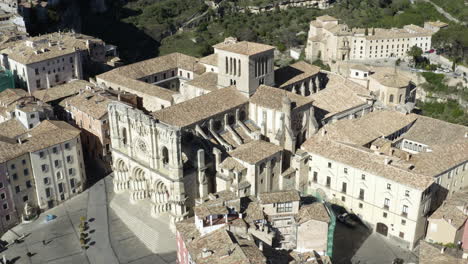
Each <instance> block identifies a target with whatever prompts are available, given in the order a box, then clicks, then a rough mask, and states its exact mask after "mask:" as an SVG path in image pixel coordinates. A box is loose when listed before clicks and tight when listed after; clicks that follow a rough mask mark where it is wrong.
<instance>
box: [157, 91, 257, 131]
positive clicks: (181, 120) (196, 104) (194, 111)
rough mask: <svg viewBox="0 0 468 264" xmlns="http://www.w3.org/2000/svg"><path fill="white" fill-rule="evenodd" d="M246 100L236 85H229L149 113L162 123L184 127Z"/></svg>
mask: <svg viewBox="0 0 468 264" xmlns="http://www.w3.org/2000/svg"><path fill="white" fill-rule="evenodd" d="M226 98H229V100H226ZM247 102H248V99H247V98H246V97H245V96H244V95H242V94H241V93H240V92H239V91H237V89H236V87H234V86H230V87H227V88H223V89H219V90H216V91H213V92H210V93H208V94H205V95H202V96H198V97H195V98H193V99H191V100H187V101H184V102H182V103H180V104H176V105H173V106H170V107H168V108H165V109H162V110H159V111H156V112H153V113H152V114H151V115H152V116H153V117H154V118H156V119H158V120H159V121H161V122H163V123H166V124H169V125H174V126H178V127H186V126H190V125H193V124H195V123H198V122H201V121H203V120H205V119H208V118H210V117H212V116H214V115H217V114H221V113H223V112H226V111H228V110H231V109H234V108H237V107H239V106H241V105H243V104H246V103H247Z"/></svg>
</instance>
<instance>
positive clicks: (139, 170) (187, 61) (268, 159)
mask: <svg viewBox="0 0 468 264" xmlns="http://www.w3.org/2000/svg"><path fill="white" fill-rule="evenodd" d="M214 47H215V53H214V54H213V55H209V56H207V57H205V58H201V59H196V58H193V57H189V56H186V55H183V54H178V53H174V54H170V55H166V56H162V57H159V58H155V59H151V60H147V61H143V62H140V63H136V64H132V65H128V66H125V67H121V68H117V69H115V70H112V71H110V72H108V73H104V74H102V75H99V76H97V78H96V80H97V82H98V83H99V84H101V85H105V86H107V87H108V88H110V90H114V91H117V90H120V91H121V92H126V93H131V94H135V95H137V96H138V97H143V98H142V100H143V105H142V106H143V108H144V109H145V110H147V111H153V112H150V113H149V114H147V112H145V111H140V110H138V109H136V108H135V107H132V106H129V105H126V104H122V103H118V102H115V103H110V104H109V110H108V111H109V122H110V123H109V126H110V137H111V151H112V160H113V168H114V171H115V178H114V187H115V191H117V192H122V191H129V195H130V199H131V201H134V202H136V201H138V200H142V199H149V200H150V201H151V203H152V206H151V208H149V210H151V213H152V214H153V215H154V216H156V215H158V214H161V213H164V212H168V213H169V214H170V215H171V217H172V221H173V222H175V221H179V220H181V219H183V218H184V217H186V216H187V215H190V214H192V208H193V206H194V205H195V200H196V199H197V198H199V197H204V196H206V195H207V194H208V193H211V192H214V191H224V190H226V191H232V192H234V193H236V194H237V195H239V196H249V195H257V194H260V193H263V192H271V191H279V190H289V189H298V190H299V189H301V190H304V188H305V186H306V185H307V168H306V165H305V164H306V153H305V152H304V151H302V150H300V151H297V150H298V148H299V147H300V146H301V144H303V142H305V141H306V140H307V139H308V138H310V137H311V136H312V135H313V134H314V133H315V132H316V131H317V129H318V128H319V126H320V125H322V124H325V123H328V122H332V121H333V120H338V119H343V118H349V116H352V117H358V116H362V115H364V114H366V113H368V112H370V111H371V110H372V108H373V102H374V97H372V96H371V94H370V92H369V91H368V90H367V89H366V88H365V87H361V86H359V85H358V84H356V83H353V82H351V81H348V82H349V84H348V85H346V89H345V88H341V86H340V83H341V82H342V80H344V79H343V78H342V77H339V76H336V75H334V74H332V73H329V72H322V71H320V70H319V68H318V67H315V66H312V65H309V64H306V63H304V62H299V63H296V64H293V65H291V66H289V67H287V68H285V69H278V70H274V69H273V64H272V63H273V60H274V57H273V47H271V46H268V45H263V44H258V43H252V42H237V41H236V40H235V39H232V38H228V39H226V40H225V41H224V42H222V43H220V44H217V45H215V46H214ZM173 84H174V85H173ZM231 84H232V85H231ZM271 85H274V86H276V87H274V86H271ZM163 86H164V87H166V88H164V87H163ZM225 86H227V87H225ZM171 87H172V88H171ZM344 91H346V93H344ZM314 96H317V98H319V99H320V101H319V100H317V101H314V100H315V99H314ZM322 98H323V99H322ZM346 98H347V99H349V100H352V101H351V102H350V103H346ZM337 102H343V103H342V104H341V103H337Z"/></svg>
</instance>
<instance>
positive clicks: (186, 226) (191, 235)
mask: <svg viewBox="0 0 468 264" xmlns="http://www.w3.org/2000/svg"><path fill="white" fill-rule="evenodd" d="M175 225H176V229H177V232H179V233H180V235H181V237H182V239H183V240H184V242H185V244H188V243H190V242H191V241H192V240H193V239H195V238H198V237H200V232H199V231H198V229H197V227H196V226H195V217H190V218H187V219H184V220H182V221H180V222H177V223H176V224H175Z"/></svg>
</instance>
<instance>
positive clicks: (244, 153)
mask: <svg viewBox="0 0 468 264" xmlns="http://www.w3.org/2000/svg"><path fill="white" fill-rule="evenodd" d="M282 150H283V149H282V148H281V147H279V146H277V145H275V144H272V143H269V142H266V141H263V140H254V141H251V142H249V143H246V144H243V145H240V146H239V147H238V148H236V149H235V150H233V151H231V152H229V155H231V156H232V157H234V158H236V159H238V160H241V161H245V162H247V163H249V164H256V163H257V162H259V161H261V160H263V159H266V158H268V157H271V156H273V155H275V154H276V153H278V152H280V151H282Z"/></svg>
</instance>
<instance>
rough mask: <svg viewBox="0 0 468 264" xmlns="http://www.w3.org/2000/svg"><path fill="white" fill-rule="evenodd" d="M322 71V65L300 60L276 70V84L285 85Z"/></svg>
mask: <svg viewBox="0 0 468 264" xmlns="http://www.w3.org/2000/svg"><path fill="white" fill-rule="evenodd" d="M319 72H320V67H317V66H315V65H311V64H309V63H307V62H305V61H298V62H296V63H293V64H291V65H289V66H286V67H283V68H280V69H277V70H275V84H276V86H278V87H280V88H281V87H285V86H288V85H291V84H294V83H297V82H299V81H302V80H304V79H307V78H309V77H312V76H314V75H316V74H318V73H319Z"/></svg>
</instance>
